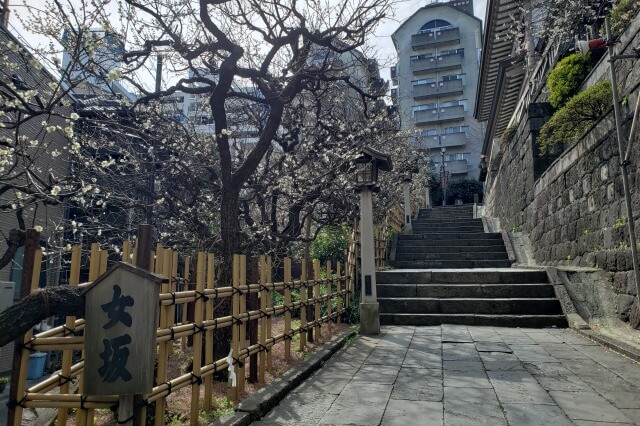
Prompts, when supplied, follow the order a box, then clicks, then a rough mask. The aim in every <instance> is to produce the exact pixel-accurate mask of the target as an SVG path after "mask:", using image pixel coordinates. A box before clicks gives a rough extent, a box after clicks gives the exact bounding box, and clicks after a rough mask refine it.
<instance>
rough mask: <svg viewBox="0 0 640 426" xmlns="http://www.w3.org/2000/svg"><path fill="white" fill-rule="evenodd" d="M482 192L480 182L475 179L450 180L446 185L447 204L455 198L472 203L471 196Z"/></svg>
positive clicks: (451, 202)
mask: <svg viewBox="0 0 640 426" xmlns="http://www.w3.org/2000/svg"><path fill="white" fill-rule="evenodd" d="M482 192H483V187H482V182H478V181H477V180H475V179H460V180H452V181H451V182H449V184H448V185H447V204H453V203H455V201H456V200H457V199H460V200H462V202H464V203H473V196H474V195H475V194H482Z"/></svg>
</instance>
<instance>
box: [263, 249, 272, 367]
mask: <svg viewBox="0 0 640 426" xmlns="http://www.w3.org/2000/svg"><path fill="white" fill-rule="evenodd" d="M265 266H266V269H267V272H266V273H267V283H268V285H269V287H270V288H272V287H271V286H272V284H273V271H272V269H271V256H267V258H266V265H265ZM272 307H273V291H272V290H271V289H268V290H267V308H272ZM271 325H272V320H271V315H269V316H267V340H269V339H271V337H272V336H273V332H272V328H271ZM267 346H268V347H267V371H268V372H269V373H271V371H273V352H272V350H271V349H272V346H271V345H267Z"/></svg>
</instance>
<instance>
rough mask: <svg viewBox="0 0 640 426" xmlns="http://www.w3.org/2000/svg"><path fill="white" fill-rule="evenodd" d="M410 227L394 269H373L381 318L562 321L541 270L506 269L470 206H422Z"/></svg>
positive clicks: (497, 238)
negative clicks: (474, 217) (473, 216)
mask: <svg viewBox="0 0 640 426" xmlns="http://www.w3.org/2000/svg"><path fill="white" fill-rule="evenodd" d="M413 233H414V234H413V235H400V236H399V237H398V241H397V243H396V248H395V250H396V253H395V262H394V264H393V265H394V266H395V268H396V269H395V270H392V271H383V272H378V273H377V274H376V281H377V292H378V302H379V303H380V323H381V324H383V325H392V324H396V325H438V324H464V325H487V326H502V327H550V326H557V327H566V325H567V321H566V318H565V316H564V315H563V313H562V308H561V306H560V302H559V301H558V300H557V298H556V296H555V293H554V290H553V286H552V285H551V284H550V283H549V281H548V278H547V275H546V272H544V271H536V270H531V269H515V268H510V266H511V262H510V261H509V258H508V255H507V251H506V248H505V246H504V243H503V241H502V236H501V234H499V233H484V232H483V227H482V220H481V219H473V218H472V207H471V206H451V207H438V208H434V209H430V210H421V211H420V213H419V216H418V219H417V220H416V221H414V222H413Z"/></svg>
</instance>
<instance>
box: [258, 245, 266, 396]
mask: <svg viewBox="0 0 640 426" xmlns="http://www.w3.org/2000/svg"><path fill="white" fill-rule="evenodd" d="M259 264H260V311H262V312H264V311H265V309H266V308H267V292H266V291H265V288H266V286H265V283H266V282H267V270H266V269H267V268H266V266H267V262H266V256H260V263H259ZM258 322H259V323H260V353H259V354H258V358H259V362H260V367H259V368H258V383H260V384H261V385H263V384H264V383H265V374H264V373H265V370H266V368H267V354H266V353H265V348H266V343H267V319H266V317H264V316H262V315H260V319H259V320H258Z"/></svg>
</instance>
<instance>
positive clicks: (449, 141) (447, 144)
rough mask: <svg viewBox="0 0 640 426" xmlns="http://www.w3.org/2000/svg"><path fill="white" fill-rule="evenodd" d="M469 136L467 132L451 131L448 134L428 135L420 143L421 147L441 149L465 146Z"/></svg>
mask: <svg viewBox="0 0 640 426" xmlns="http://www.w3.org/2000/svg"><path fill="white" fill-rule="evenodd" d="M468 140H469V136H468V134H467V133H451V134H447V135H437V136H426V137H424V139H423V142H422V143H421V144H420V145H421V148H426V149H440V148H454V147H463V146H466V145H467V141H468Z"/></svg>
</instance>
